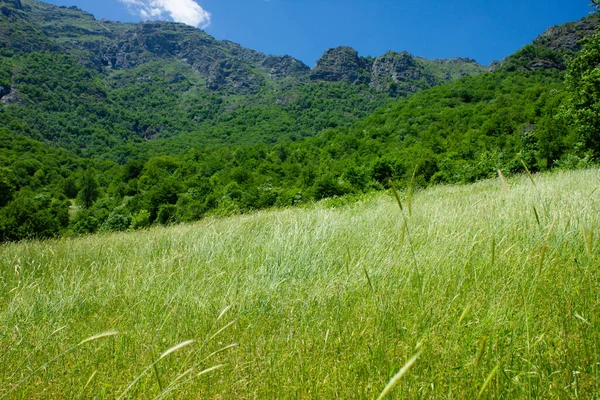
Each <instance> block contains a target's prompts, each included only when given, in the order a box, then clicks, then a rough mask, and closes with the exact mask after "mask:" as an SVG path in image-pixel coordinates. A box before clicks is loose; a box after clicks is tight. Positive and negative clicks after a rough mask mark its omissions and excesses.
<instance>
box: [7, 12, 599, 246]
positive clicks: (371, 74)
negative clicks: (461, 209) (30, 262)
mask: <svg viewBox="0 0 600 400" xmlns="http://www.w3.org/2000/svg"><path fill="white" fill-rule="evenodd" d="M0 1H1V2H2V3H1V4H2V6H1V8H0V11H1V12H2V13H1V15H2V17H0V37H2V38H4V39H3V40H4V42H2V43H3V46H2V48H1V49H0V51H2V52H3V53H2V54H3V56H2V57H0V87H1V88H2V89H1V97H2V99H1V101H2V104H3V105H2V106H0V188H1V189H2V196H0V241H9V240H20V239H29V238H45V237H55V236H61V235H78V234H85V233H93V232H98V231H114V230H126V229H140V228H144V227H148V226H150V225H153V224H165V225H166V224H171V223H177V222H189V221H194V220H198V219H201V218H203V217H205V216H210V215H231V214H232V213H239V212H246V211H250V210H256V209H263V208H268V207H274V206H275V207H279V206H288V205H300V204H306V203H310V202H312V201H314V200H319V199H322V198H326V197H335V196H343V195H361V194H362V193H365V192H369V191H373V190H382V189H384V188H386V187H388V185H389V181H390V179H393V180H394V181H396V183H397V184H398V185H399V186H401V187H411V188H415V187H425V186H427V185H431V184H436V183H458V182H463V183H464V182H473V181H475V180H478V179H483V178H487V177H490V176H492V175H495V174H497V171H498V170H501V171H503V172H504V173H505V174H509V173H518V172H523V171H525V170H526V168H529V170H533V171H543V170H546V169H550V168H556V167H560V168H574V167H582V166H586V165H589V163H590V155H591V153H590V151H589V149H588V148H586V146H585V143H584V142H582V140H581V135H579V133H578V132H577V130H576V129H575V127H573V126H572V123H571V121H569V119H568V118H567V117H566V114H565V112H564V110H565V107H567V106H568V101H569V96H568V93H567V92H566V90H565V85H564V72H563V71H562V67H560V66H559V65H550V64H548V65H546V64H544V65H545V67H543V68H533V67H532V68H516V67H514V68H513V67H510V65H508V64H506V65H505V66H503V67H501V68H498V69H497V70H495V71H494V72H484V73H481V72H480V67H479V66H478V65H477V64H476V63H474V62H473V61H472V60H468V59H462V60H458V59H453V60H424V59H421V58H418V57H413V56H411V55H410V54H408V53H394V52H389V53H387V54H386V55H384V56H382V57H379V58H375V59H370V58H362V57H360V56H359V55H358V54H357V53H356V51H354V50H353V49H351V48H348V47H339V48H336V49H331V50H329V51H327V52H326V53H325V55H324V56H323V57H322V59H321V60H319V62H317V65H316V66H315V68H313V69H309V68H308V67H306V66H303V65H302V64H301V63H300V62H299V61H297V60H294V59H293V58H292V57H282V58H281V57H280V58H277V57H272V56H265V55H262V54H260V53H258V52H255V51H252V50H248V49H243V48H241V47H240V46H238V45H235V44H233V43H230V42H226V41H217V40H215V39H214V38H211V37H210V36H208V35H206V34H205V33H204V32H202V31H200V30H197V29H192V28H189V27H186V26H184V25H181V24H172V23H163V22H158V23H140V24H119V23H111V22H108V21H96V20H95V19H94V18H93V17H92V16H91V15H89V14H86V13H84V12H82V11H80V10H78V9H67V8H60V7H54V6H50V5H46V4H44V3H40V2H36V1H34V0H20V1H17V0H11V1H10V2H9V1H6V0H0ZM597 22H598V18H597V17H590V18H586V19H583V20H582V21H579V22H576V23H572V24H568V25H566V28H564V29H562V28H553V29H551V30H550V31H548V32H550V33H551V35H550V34H548V33H546V34H544V35H543V36H542V38H541V39H538V40H536V42H535V44H534V47H535V48H536V49H537V50H535V52H534V53H535V54H538V55H545V56H548V55H552V56H551V58H553V59H557V60H558V59H564V58H565V57H567V58H568V57H569V55H570V54H573V52H574V51H576V50H577V47H573V46H574V45H573V44H572V43H573V40H575V39H573V38H577V37H580V36H585V35H590V34H592V33H593V32H594V31H593V30H592V29H591V28H590V26H593V25H594V24H597ZM561 32H564V33H565V35H566V36H565V37H564V38H563V37H562V36H561V35H562V33H561ZM574 35H575V36H574ZM544 38H546V39H544ZM548 38H550V39H548ZM563 44H565V45H564V46H563ZM577 46H578V45H577ZM526 49H527V47H526ZM527 54H529V53H527ZM522 55H523V51H520V52H518V53H516V54H515V55H514V57H512V58H510V57H509V59H510V60H512V59H518V60H521V61H522V62H521V61H519V62H521V64H522V65H527V64H526V61H527V60H525V59H523V57H522ZM211 57H212V58H211ZM561 57H562V58H561ZM218 60H220V61H218ZM217 61H218V62H217ZM222 62H224V63H225V64H223V63H222ZM213 63H216V64H213ZM513 64H514V63H513ZM534 64H535V65H542V64H543V63H541V64H540V63H539V62H537V61H534V62H533V64H531V65H534ZM261 65H262V66H261ZM213 73H214V74H217V75H214V74H213ZM211 74H213V75H211ZM246 75H247V76H246ZM463 75H469V76H464V77H463V78H461V79H458V78H459V77H460V76H463ZM470 75H474V76H470ZM219 76H220V77H221V78H219ZM244 76H246V78H244ZM213 78H214V79H213ZM444 80H451V81H452V80H454V81H453V82H449V83H446V84H444V85H439V86H435V87H430V88H427V87H428V86H430V85H438V84H441V83H442V82H443V81H444ZM215 85H216V86H215ZM421 89H422V90H421ZM407 90H408V91H411V92H412V91H416V92H415V93H413V94H412V95H411V96H408V97H402V96H401V97H400V99H396V98H394V97H393V96H396V95H402V94H403V93H405V92H406V91H407ZM391 96H392V97H391ZM48 145H50V146H48Z"/></svg>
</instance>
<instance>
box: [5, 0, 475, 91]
mask: <svg viewBox="0 0 600 400" xmlns="http://www.w3.org/2000/svg"><path fill="white" fill-rule="evenodd" d="M3 3H4V6H3V9H6V10H10V8H8V7H12V9H13V13H14V10H19V11H20V12H21V13H23V14H25V15H21V18H22V19H27V18H26V17H27V16H31V17H32V18H30V21H27V22H28V23H30V24H32V25H33V26H37V27H38V28H39V30H40V32H41V33H42V34H43V35H44V36H45V38H44V39H46V41H47V40H48V39H51V40H53V41H54V42H55V44H56V45H58V46H59V47H60V48H61V49H63V50H64V51H66V52H68V53H69V54H72V55H73V56H75V57H76V58H77V59H78V60H79V61H80V62H82V63H83V64H84V65H86V66H88V67H91V68H96V69H98V70H100V69H102V68H107V67H108V68H112V69H127V68H134V67H136V66H139V65H141V64H143V63H145V62H148V61H151V60H153V59H155V58H165V57H168V56H172V57H173V58H175V59H177V60H179V61H182V62H186V63H188V64H190V65H191V66H192V67H193V68H194V69H195V70H197V71H198V72H199V73H200V74H201V75H202V76H204V77H205V78H206V79H207V81H206V85H207V87H208V88H209V89H212V90H220V89H233V91H234V92H245V93H255V92H256V91H258V90H259V87H260V85H261V83H263V81H264V79H265V76H263V74H266V78H267V79H270V80H272V81H276V82H277V81H281V80H286V79H291V80H298V81H303V82H304V81H306V79H308V77H309V76H310V77H311V79H314V80H320V79H319V78H318V77H319V76H322V77H323V78H324V79H323V80H326V81H331V79H329V77H330V76H331V74H330V75H329V76H326V75H327V73H324V72H323V70H326V69H327V68H326V67H324V66H323V61H322V60H320V61H321V62H317V65H316V66H315V67H314V68H310V67H308V66H307V65H305V64H304V63H303V62H302V61H300V60H298V59H295V58H294V57H292V56H290V55H284V56H276V55H267V54H263V53H260V52H258V51H255V50H252V49H248V48H244V47H242V46H240V45H238V44H236V43H233V42H231V41H228V40H217V39H215V38H214V37H212V36H210V35H208V34H207V33H206V32H204V31H203V30H200V29H197V28H193V27H190V26H187V25H184V24H179V23H174V22H165V21H146V22H140V23H135V24H134V23H120V22H111V21H107V20H97V19H96V18H95V17H94V16H93V15H92V14H89V13H87V12H85V11H82V10H80V9H79V8H77V7H64V6H62V7H61V6H54V5H50V4H47V3H43V2H39V1H36V0H22V1H21V0H19V1H18V2H17V0H10V1H9V0H3ZM7 5H8V7H7ZM7 13H10V12H7ZM4 29H6V27H5V28H4ZM5 36H7V35H5ZM15 39H16V41H18V37H17V38H15ZM74 39H75V40H74ZM13 41H15V40H13ZM49 46H50V44H48V43H46V42H45V41H44V40H40V43H39V49H47V48H48V47H49ZM13 47H14V48H15V50H17V51H20V50H27V51H31V50H32V49H34V48H32V47H31V46H26V45H23V46H19V43H16V45H15V46H13ZM338 49H340V48H337V49H329V50H327V51H325V53H324V54H323V56H322V57H321V58H322V59H323V58H324V57H326V56H327V54H329V53H332V54H334V58H338V57H339V51H338ZM352 51H354V52H355V50H353V49H352ZM400 54H405V52H402V53H400ZM357 57H358V56H357ZM411 57H414V56H412V55H411ZM388 58H389V54H385V55H382V56H380V57H376V58H375V59H374V61H373V63H377V61H378V60H380V59H388ZM339 61H340V60H334V65H338V64H339ZM360 62H361V64H368V63H370V58H365V57H361V58H360ZM470 64H473V63H472V62H470ZM399 65H403V66H404V67H405V68H408V69H414V70H418V69H423V68H426V66H425V65H421V66H420V68H417V67H416V66H415V65H414V64H412V63H407V64H399ZM472 67H474V65H473V66H472ZM253 69H258V70H259V73H258V74H257V73H253V71H252V70H253ZM484 69H485V67H483V66H480V67H478V68H475V69H474V68H471V69H470V70H469V72H467V74H475V73H479V72H482V71H484ZM330 72H331V71H330ZM386 72H389V73H388V74H387V75H386V76H385V77H382V76H381V70H378V71H377V73H376V74H372V75H374V76H372V77H369V78H367V79H365V80H366V82H364V81H365V80H363V81H360V82H358V83H368V84H370V85H371V86H373V87H375V88H378V89H381V90H386V89H387V88H388V86H389V84H388V82H387V80H388V79H391V80H392V81H394V82H395V83H396V84H401V83H402V82H404V80H403V79H398V78H397V76H398V74H394V72H392V71H386ZM354 74H359V75H368V73H365V71H353V72H352V73H351V75H350V76H344V75H343V74H342V75H340V76H339V79H334V81H351V82H352V83H355V82H357V80H356V79H353V78H354ZM406 75H407V76H410V75H411V71H408V73H407V74H406ZM382 78H384V79H382ZM425 81H426V82H428V83H433V81H427V80H425ZM438 81H439V82H441V83H443V82H445V81H446V79H445V78H444V77H443V76H442V77H439V78H438V79H437V81H436V83H438ZM421 86H423V85H421ZM425 86H427V85H425ZM415 88H416V87H415V86H414V85H412V86H411V85H410V84H407V85H406V86H405V87H404V89H405V90H406V92H407V93H410V92H413V91H414V89H415Z"/></svg>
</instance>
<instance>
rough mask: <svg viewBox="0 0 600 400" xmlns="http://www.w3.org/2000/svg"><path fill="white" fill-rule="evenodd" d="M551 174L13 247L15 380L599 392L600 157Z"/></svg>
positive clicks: (8, 262)
mask: <svg viewBox="0 0 600 400" xmlns="http://www.w3.org/2000/svg"><path fill="white" fill-rule="evenodd" d="M533 180H534V182H535V184H533V183H532V182H531V181H530V180H529V178H528V177H527V175H525V174H523V175H522V176H519V177H516V178H514V179H512V178H509V179H508V180H507V182H506V184H505V185H503V183H502V182H501V181H500V179H498V178H495V179H493V180H488V181H482V182H478V183H476V184H474V185H459V186H438V187H435V188H430V189H427V190H423V191H419V192H416V193H414V194H413V196H412V197H411V203H410V207H408V203H407V201H406V199H404V198H402V201H403V206H404V209H405V214H404V218H403V216H402V213H401V211H400V209H399V207H398V204H397V203H396V202H395V199H394V198H393V197H392V196H391V195H389V194H376V195H373V196H369V197H365V198H363V199H362V200H361V201H360V202H358V203H352V204H349V205H345V206H340V204H339V202H338V203H337V204H336V202H335V201H333V200H331V201H327V202H322V203H319V204H317V205H315V206H311V207H306V208H286V209H283V210H272V211H264V212H258V213H253V214H251V215H243V216H234V217H231V218H210V219H206V220H205V221H202V222H199V223H196V224H193V225H180V226H177V227H169V228H161V227H156V228H152V229H149V230H144V231H140V232H128V233H114V234H105V235H94V236H89V237H85V238H76V239H69V240H52V241H46V242H42V243H39V242H28V243H19V244H8V245H6V244H5V245H0V250H1V251H0V283H1V284H0V331H1V332H3V335H2V338H1V340H0V351H1V352H2V360H3V362H2V363H0V396H2V397H5V398H28V399H38V398H57V397H58V398H61V397H68V398H72V397H77V396H81V397H94V396H97V397H100V398H119V396H121V395H124V396H123V397H124V398H126V397H129V398H154V397H156V396H160V395H161V393H162V394H168V396H169V398H174V399H189V398H196V397H199V396H200V397H202V398H226V399H230V398H261V399H262V398H278V399H288V398H315V397H318V398H327V399H334V398H344V399H354V398H358V399H363V398H364V399H374V398H376V397H377V396H378V395H379V394H380V393H381V392H382V391H383V388H384V387H385V385H386V384H387V383H388V381H389V380H390V379H391V378H392V377H393V376H394V375H395V374H396V373H397V372H398V371H399V370H400V369H401V368H402V367H403V366H404V365H405V364H406V363H407V361H408V360H410V359H411V358H412V357H413V356H414V355H416V354H419V356H418V358H417V360H416V362H415V363H414V365H413V366H412V368H410V370H408V372H407V373H406V374H405V376H404V377H403V379H402V382H401V386H397V387H396V388H395V390H394V392H393V395H396V394H397V395H398V396H403V397H405V398H447V397H452V398H460V399H462V398H468V399H473V398H477V397H478V396H479V394H480V393H482V394H483V395H482V396H479V397H483V398H495V399H496V398H504V399H518V398H532V399H549V398H552V399H567V398H577V397H580V398H594V396H596V395H597V393H598V392H599V390H600V382H599V381H598V379H597V376H598V375H597V374H598V363H599V362H600V358H599V357H600V356H599V355H600V308H599V307H598V301H597V297H598V293H600V279H599V278H600V276H599V272H598V265H599V263H600V257H599V255H600V253H599V252H598V246H600V243H599V241H598V238H597V236H596V235H595V234H594V232H598V231H599V230H600V214H599V213H598V210H600V191H598V190H597V185H598V182H600V171H599V170H598V169H591V170H585V171H571V172H568V173H564V172H563V173H554V174H544V175H542V174H540V175H536V176H534V177H533ZM409 210H410V211H409ZM101 333H104V335H100V336H97V335H98V334H101ZM86 338H89V339H88V340H85V339H86ZM177 345H179V346H177ZM176 346H177V347H176ZM152 365H155V366H156V368H152ZM212 367H215V368H214V369H210V370H208V369H209V368H212ZM201 372H203V373H202V374H201ZM489 377H491V379H490V378H489ZM138 378H139V379H138ZM574 379H575V381H574ZM486 382H487V383H486ZM573 382H575V383H573ZM400 392H401V393H400Z"/></svg>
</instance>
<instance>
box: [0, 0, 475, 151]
mask: <svg viewBox="0 0 600 400" xmlns="http://www.w3.org/2000/svg"><path fill="white" fill-rule="evenodd" d="M0 7H1V10H2V12H1V14H0V54H1V55H2V56H3V57H2V61H1V62H2V64H1V65H0V67H1V70H2V73H1V74H0V98H1V101H2V103H3V104H5V105H8V104H12V105H13V106H14V107H23V108H24V109H27V110H28V112H27V113H24V112H17V111H15V112H14V116H15V118H17V119H18V120H19V121H20V123H21V124H25V125H27V126H28V127H29V128H30V129H29V131H33V132H35V134H33V135H31V134H30V133H28V130H27V129H24V130H22V132H23V133H24V134H27V135H30V137H32V138H34V139H36V140H44V141H45V142H46V143H48V144H50V145H53V146H56V147H64V148H68V149H70V150H71V151H75V152H77V153H78V154H81V155H84V156H90V155H94V154H96V155H99V154H106V153H107V152H108V149H111V148H115V147H118V146H126V145H127V144H128V143H131V142H139V143H142V142H147V141H149V140H158V139H166V138H174V137H176V136H181V135H185V136H186V138H185V139H179V140H176V142H177V143H175V144H173V149H172V151H180V150H181V149H182V148H190V147H193V146H198V145H207V144H208V145H210V144H219V143H229V144H235V143H239V144H244V143H245V144H250V143H257V142H261V143H270V144H273V143H277V142H284V141H287V140H298V139H301V138H305V137H310V136H314V135H316V134H317V133H318V132H320V131H322V130H323V129H327V128H331V127H336V126H347V125H349V124H351V123H353V122H355V121H356V120H358V119H360V118H362V117H365V116H367V115H368V114H369V113H371V112H373V111H374V110H375V109H376V108H377V107H379V106H381V105H382V104H385V103H386V102H388V101H391V100H393V99H394V98H397V97H399V96H406V95H409V94H411V93H414V92H416V91H418V90H421V89H425V88H428V87H432V86H436V85H440V84H443V83H445V82H448V81H452V80H456V79H459V78H460V77H462V76H465V75H475V74H478V73H481V72H482V71H484V67H482V66H480V65H478V64H477V63H475V62H474V61H472V60H462V59H455V60H434V61H429V60H424V59H421V58H418V57H413V56H412V55H410V54H408V53H406V52H403V53H394V52H389V53H387V54H385V55H384V56H382V57H377V58H374V59H372V58H363V57H358V55H357V54H356V51H354V50H352V49H349V48H341V49H331V50H328V51H327V52H326V53H325V55H324V56H323V58H322V59H321V60H319V62H318V63H317V65H316V66H315V67H314V68H312V69H311V68H309V67H308V66H306V65H305V64H303V63H302V62H301V61H299V60H297V59H295V58H293V57H291V56H287V55H286V56H273V55H265V54H262V53H260V52H257V51H254V50H251V49H246V48H243V47H241V46H240V45H238V44H235V43H232V42H230V41H226V40H217V39H215V38H213V37H211V36H210V35H208V34H206V33H205V32H203V31H202V30H199V29H196V28H192V27H189V26H187V25H183V24H178V23H170V22H142V23H138V24H126V23H118V22H111V21H106V20H96V19H95V18H94V16H93V15H91V14H89V13H86V12H84V11H82V10H80V9H78V8H77V7H68V8H67V7H57V6H53V5H50V4H46V3H43V2H39V1H36V0H0ZM344 52H348V54H351V55H352V54H353V55H354V56H355V57H356V59H357V60H358V63H359V64H360V66H357V68H354V69H353V68H350V70H351V71H350V70H348V73H347V74H344V73H337V72H336V68H338V66H340V65H341V64H343V63H344V61H343V60H342V58H343V57H344ZM328 63H329V64H328ZM340 63H341V64H340ZM358 75H360V76H363V77H364V79H356V76H358ZM50 77H52V79H50ZM69 80H71V81H72V82H65V81H69ZM83 86H87V88H84V87H83ZM41 93H43V95H41ZM134 98H135V101H132V99H134ZM67 105H68V106H67ZM100 109H101V110H100ZM48 113H52V114H48ZM86 113H88V114H89V115H86ZM18 114H21V116H19V115H18ZM266 114H269V115H270V116H269V118H268V123H262V121H254V122H255V123H253V124H251V125H249V124H248V122H247V121H249V120H256V119H257V117H258V116H259V115H260V116H264V115H266ZM49 118H50V119H63V120H64V121H65V122H64V123H63V122H56V121H49ZM258 118H259V119H261V118H260V117H258ZM66 121H68V123H67V122H66ZM66 125H72V128H71V129H65V126H66ZM241 127H245V129H241ZM86 131H87V132H90V134H88V135H82V132H86ZM92 131H93V132H92ZM114 133H116V134H114ZM85 136H87V137H85ZM90 136H91V137H90ZM107 137H110V139H108V140H107ZM90 142H91V143H92V144H93V145H91V146H90ZM152 146H154V145H151V146H150V147H152ZM161 146H162V145H161ZM136 148H137V149H138V150H139V146H138V147H136Z"/></svg>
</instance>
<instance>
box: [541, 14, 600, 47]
mask: <svg viewBox="0 0 600 400" xmlns="http://www.w3.org/2000/svg"><path fill="white" fill-rule="evenodd" d="M599 23H600V19H599V18H598V17H597V16H592V17H588V18H584V19H582V20H581V21H579V22H572V23H568V24H564V25H560V26H553V27H550V28H548V29H546V31H545V32H544V33H542V34H541V35H540V36H538V37H537V38H536V39H535V40H534V41H533V45H534V46H535V45H538V46H544V47H547V48H550V49H552V50H554V51H579V48H580V46H579V41H580V40H581V39H583V38H584V37H587V36H591V35H593V34H595V33H597V29H598V24H599Z"/></svg>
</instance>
